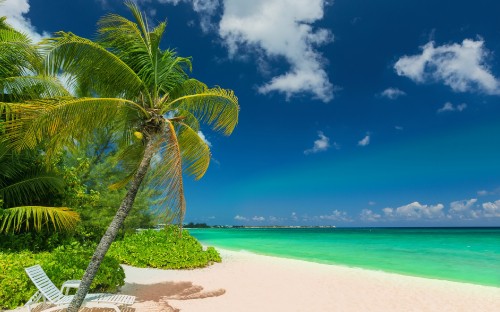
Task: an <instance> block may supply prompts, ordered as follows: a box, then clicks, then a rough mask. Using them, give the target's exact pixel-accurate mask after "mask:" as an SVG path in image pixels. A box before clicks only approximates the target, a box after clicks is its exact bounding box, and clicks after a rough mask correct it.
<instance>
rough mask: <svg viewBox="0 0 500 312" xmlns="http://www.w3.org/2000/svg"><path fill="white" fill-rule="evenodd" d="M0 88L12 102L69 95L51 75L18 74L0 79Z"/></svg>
mask: <svg viewBox="0 0 500 312" xmlns="http://www.w3.org/2000/svg"><path fill="white" fill-rule="evenodd" d="M0 90H3V92H4V94H7V95H9V100H10V101H12V102H22V101H26V100H32V99H35V98H40V97H44V98H50V97H62V96H70V93H69V92H68V91H67V90H66V89H65V88H64V86H63V85H62V84H61V82H60V81H59V80H58V79H57V78H55V77H51V76H18V77H9V78H5V79H0ZM0 96H1V95H0Z"/></svg>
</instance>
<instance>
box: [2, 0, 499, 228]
mask: <svg viewBox="0 0 500 312" xmlns="http://www.w3.org/2000/svg"><path fill="white" fill-rule="evenodd" d="M138 3H139V4H140V6H141V8H142V9H143V10H144V11H145V12H146V13H147V15H148V17H149V21H150V22H151V23H155V22H157V21H163V20H165V19H166V20H167V21H168V27H167V32H166V36H165V37H164V42H163V45H162V48H176V50H177V51H178V53H179V54H180V55H181V56H192V58H193V73H192V75H193V76H194V77H195V78H197V79H200V80H202V81H204V82H206V83H207V84H208V85H220V86H222V87H224V88H229V89H233V90H234V91H235V92H236V94H237V96H238V97H239V101H240V106H241V113H240V122H239V125H238V127H237V129H236V130H235V132H234V133H233V135H231V136H230V137H223V136H222V135H220V134H217V133H213V132H211V131H210V130H209V129H203V133H204V135H205V137H206V139H207V140H208V141H209V142H210V144H211V146H212V153H213V161H212V164H211V167H210V168H209V171H208V172H207V174H206V176H205V177H204V178H203V179H202V180H201V181H197V182H194V181H192V180H191V179H189V178H188V179H187V180H186V196H187V203H188V212H187V216H186V221H187V222H189V221H193V222H207V223H209V224H242V225H269V224H277V225H336V226H448V225H449V226H499V225H500V162H499V160H500V159H499V158H500V157H499V155H500V136H499V134H500V106H499V105H498V104H499V101H500V22H499V20H498V12H499V11H500V3H496V2H495V1H491V0H476V1H474V2H471V1H460V0H457V1H445V0H439V1H430V0H406V1H389V0H379V1H361V0H336V1H322V0H310V1H305V0H303V1H300V0H255V1H246V0H239V1H238V0H206V1H203V0H140V1H138ZM109 12H113V13H118V14H121V15H125V16H127V17H130V15H129V14H128V12H127V11H126V10H125V7H124V5H123V3H122V1H118V0H99V1H98V0H95V1H93V0H85V1H84V0H75V1H65V0H44V1H34V0H7V1H6V2H5V3H4V5H3V7H0V15H7V16H8V17H9V19H8V21H9V22H11V24H13V25H14V26H16V27H17V28H19V29H21V30H23V31H25V32H27V33H30V34H31V35H32V36H33V37H34V38H35V39H39V38H41V37H43V36H47V35H49V34H50V33H53V32H55V31H58V30H65V31H71V32H74V33H76V34H78V35H80V36H83V37H89V38H92V37H93V35H94V34H95V31H96V26H95V25H96V22H97V20H98V19H99V17H101V16H102V15H104V14H106V13H109Z"/></svg>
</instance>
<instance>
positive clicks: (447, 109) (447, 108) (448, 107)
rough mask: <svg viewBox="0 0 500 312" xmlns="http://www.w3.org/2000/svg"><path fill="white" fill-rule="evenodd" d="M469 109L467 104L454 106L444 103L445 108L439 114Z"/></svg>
mask: <svg viewBox="0 0 500 312" xmlns="http://www.w3.org/2000/svg"><path fill="white" fill-rule="evenodd" d="M466 108H467V104H465V103H462V104H458V105H453V104H452V103H450V102H446V103H444V105H443V107H441V108H440V109H438V110H437V112H438V113H444V112H461V111H463V110H464V109H466Z"/></svg>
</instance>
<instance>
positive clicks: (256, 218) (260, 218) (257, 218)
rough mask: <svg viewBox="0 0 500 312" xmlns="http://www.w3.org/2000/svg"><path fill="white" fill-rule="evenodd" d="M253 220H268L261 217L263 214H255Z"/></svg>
mask: <svg viewBox="0 0 500 312" xmlns="http://www.w3.org/2000/svg"><path fill="white" fill-rule="evenodd" d="M252 220H253V221H259V222H262V221H265V220H266V218H264V217H261V216H254V217H253V218H252Z"/></svg>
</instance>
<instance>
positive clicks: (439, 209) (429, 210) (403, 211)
mask: <svg viewBox="0 0 500 312" xmlns="http://www.w3.org/2000/svg"><path fill="white" fill-rule="evenodd" d="M443 209H444V206H443V204H437V205H422V204H420V203H419V202H413V203H411V204H408V205H404V206H401V207H398V208H390V207H388V208H384V209H382V211H383V212H384V214H385V216H386V217H388V218H394V219H404V220H416V219H440V218H443V217H444V213H443Z"/></svg>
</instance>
